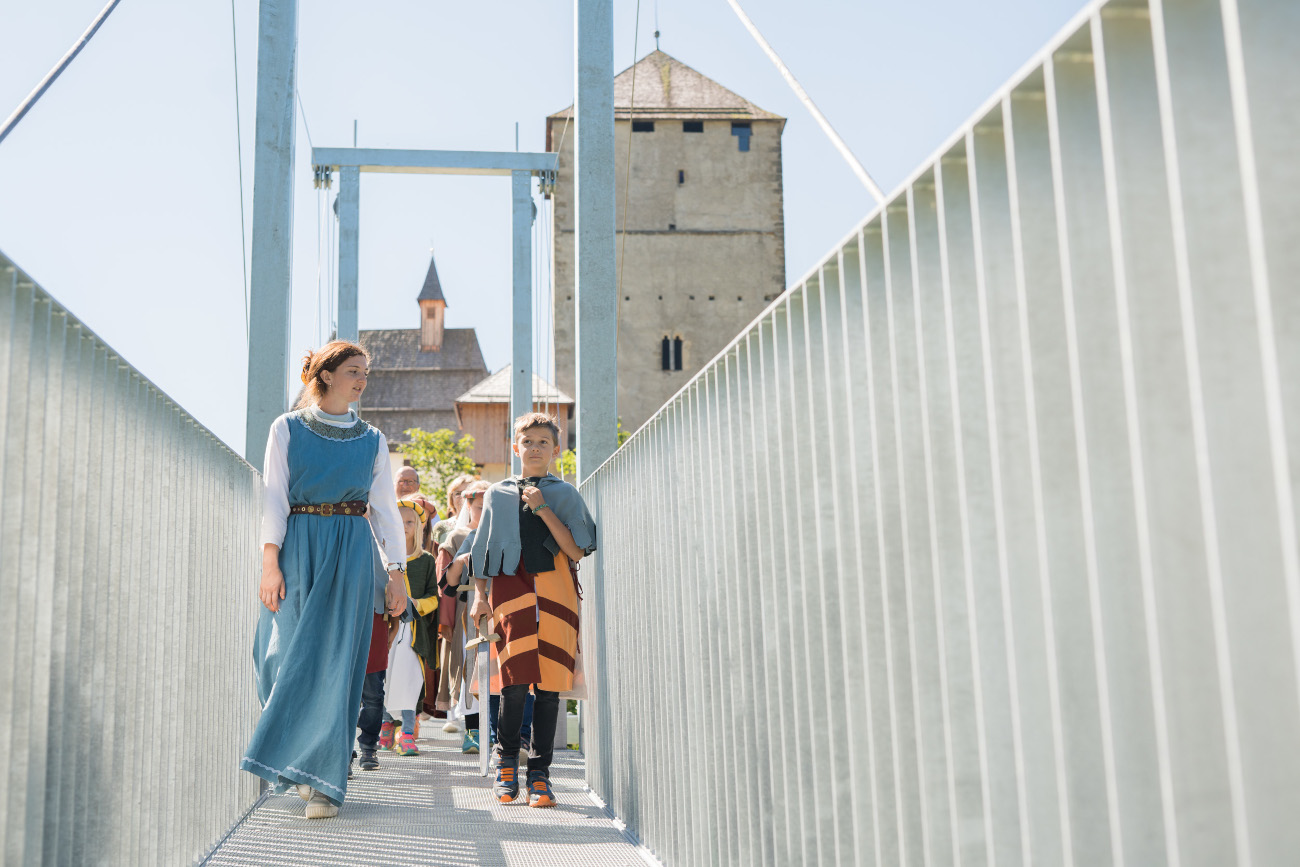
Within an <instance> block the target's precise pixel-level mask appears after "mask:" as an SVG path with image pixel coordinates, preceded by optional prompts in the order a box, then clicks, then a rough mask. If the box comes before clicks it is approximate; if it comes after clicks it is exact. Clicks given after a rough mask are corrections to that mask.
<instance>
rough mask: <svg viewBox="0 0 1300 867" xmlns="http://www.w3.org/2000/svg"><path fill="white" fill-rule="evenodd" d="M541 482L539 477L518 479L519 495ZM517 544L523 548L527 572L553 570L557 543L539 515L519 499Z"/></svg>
mask: <svg viewBox="0 0 1300 867" xmlns="http://www.w3.org/2000/svg"><path fill="white" fill-rule="evenodd" d="M540 481H541V477H540V476H534V477H532V478H529V479H518V480H517V482H516V483H517V484H518V485H519V492H520V494H522V493H523V491H524V488H526V487H528V486H530V485H533V486H535V485H536V484H537V483H538V482H540ZM519 542H520V546H521V547H522V548H523V558H524V568H525V569H527V570H528V571H529V572H533V573H537V572H550V571H551V570H552V569H554V568H555V552H557V551H559V550H560V547H559V543H558V542H556V541H555V537H554V536H552V535H551V531H550V529H549V528H547V526H546V522H545V521H543V520H542V518H541V516H540V515H534V514H533V512H532V511H531V510H530V509H529V508H528V506H526V505H524V498H523V497H522V496H521V497H520V498H519Z"/></svg>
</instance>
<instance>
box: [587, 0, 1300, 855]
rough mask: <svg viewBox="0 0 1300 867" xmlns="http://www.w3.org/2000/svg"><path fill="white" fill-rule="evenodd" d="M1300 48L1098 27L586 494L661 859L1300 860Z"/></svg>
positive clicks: (611, 762) (596, 719)
mask: <svg viewBox="0 0 1300 867" xmlns="http://www.w3.org/2000/svg"><path fill="white" fill-rule="evenodd" d="M1298 29H1300V8H1298V7H1297V6H1296V4H1293V3H1281V2H1263V0H1258V2H1257V0H1224V2H1222V3H1221V4H1220V3H1216V2H1209V0H1207V2H1191V0H1187V2H1182V0H1179V2H1166V3H1164V4H1163V5H1161V4H1156V3H1153V4H1151V5H1150V6H1148V5H1147V4H1145V3H1140V2H1137V3H1135V2H1123V3H1121V2H1114V3H1110V4H1100V3H1094V4H1092V5H1090V6H1089V7H1088V8H1087V9H1086V10H1084V12H1083V13H1082V14H1081V15H1080V16H1079V17H1078V18H1077V19H1076V20H1075V21H1074V22H1072V23H1071V24H1070V26H1069V27H1067V28H1066V30H1065V31H1063V32H1062V34H1061V35H1060V36H1059V37H1058V38H1057V39H1055V40H1054V41H1053V42H1052V43H1051V44H1050V45H1049V46H1047V48H1045V49H1044V51H1043V52H1042V53H1041V55H1040V56H1039V57H1037V58H1036V59H1035V60H1034V61H1033V62H1032V63H1031V64H1029V65H1028V66H1027V67H1026V68H1025V69H1024V70H1023V71H1022V73H1020V74H1019V75H1018V76H1017V77H1016V78H1015V79H1014V81H1013V83H1012V84H1010V85H1009V86H1008V87H1007V88H1006V89H1004V90H1003V91H1001V92H1000V93H998V94H997V95H996V96H995V97H994V98H993V99H991V100H990V101H989V103H988V104H987V105H986V106H985V107H984V108H983V109H982V110H981V111H980V112H979V113H978V114H977V115H976V116H975V117H974V119H973V120H972V121H971V122H970V123H969V124H968V125H966V126H965V127H964V128H962V129H961V130H959V131H958V132H957V133H956V134H955V135H954V136H953V137H952V138H951V139H950V140H949V141H948V142H947V144H945V145H944V146H943V148H941V149H940V151H939V152H938V153H937V154H936V156H935V157H934V158H933V159H932V160H930V161H929V162H927V163H926V164H925V165H924V166H922V167H921V168H920V169H919V170H918V171H917V172H916V173H915V174H914V175H913V176H912V177H911V178H910V179H909V180H908V181H907V182H906V183H905V184H903V186H902V187H901V188H900V189H899V190H898V191H897V192H896V193H895V194H894V196H893V198H892V199H891V200H890V201H889V202H888V203H887V204H886V205H885V206H884V207H882V208H881V209H879V210H878V211H876V212H875V213H873V214H872V215H871V216H870V217H869V218H868V219H867V220H866V221H865V222H864V223H863V224H862V225H860V226H859V227H858V228H857V229H856V230H854V231H853V232H852V233H851V234H850V235H849V237H848V238H847V239H846V240H845V241H844V243H843V244H842V245H840V246H839V247H838V248H837V249H835V250H834V251H832V252H831V254H830V255H829V256H828V257H827V258H826V259H825V261H823V262H822V263H821V264H820V265H818V266H817V267H816V268H814V269H813V270H812V272H811V273H809V274H808V275H807V276H806V277H805V278H804V279H802V280H800V281H799V282H798V283H797V284H796V285H794V286H793V287H792V288H791V289H790V290H789V291H788V292H787V293H786V294H785V295H783V296H782V297H781V298H780V299H778V301H777V302H775V303H774V304H773V305H772V306H771V307H770V308H769V309H768V310H767V311H766V312H765V313H764V314H763V315H762V316H761V317H760V318H759V319H758V320H757V321H756V322H754V324H753V325H752V326H751V327H750V328H749V329H748V330H747V331H746V332H744V333H743V334H741V335H740V336H739V337H738V338H737V339H736V341H735V342H734V343H733V344H732V345H731V346H730V347H729V348H728V349H727V350H725V351H724V352H723V353H721V354H720V355H719V356H718V357H717V358H716V359H715V360H714V361H713V362H712V363H710V364H709V365H708V366H707V367H706V368H705V369H704V370H702V371H701V372H700V373H699V375H697V376H696V377H695V378H694V379H693V380H692V381H691V382H690V383H689V384H688V385H687V386H686V387H685V388H684V389H683V390H682V391H681V392H680V393H679V394H678V395H677V396H676V397H674V398H673V399H672V400H671V401H670V402H669V403H668V404H667V405H666V406H665V407H664V408H663V409H662V410H661V411H660V412H659V413H658V414H657V415H656V416H655V417H654V418H652V419H651V420H650V421H649V422H648V423H647V424H646V425H645V426H644V427H643V428H642V429H641V430H640V431H639V432H638V433H637V434H636V435H635V436H634V437H633V438H632V439H631V440H630V441H629V442H628V443H627V444H626V445H624V446H623V448H622V449H621V450H620V451H618V452H617V453H616V454H615V455H614V456H613V457H612V458H611V459H610V460H609V461H608V462H607V463H606V464H605V465H604V466H603V467H601V468H600V469H599V470H598V471H597V472H596V473H594V474H593V475H592V476H591V477H590V478H589V479H587V480H586V482H585V484H584V487H583V491H584V494H585V496H587V497H588V499H589V501H590V502H591V503H592V505H593V507H594V511H595V513H596V515H597V520H598V522H599V523H600V526H601V540H600V541H601V548H600V551H599V552H598V554H597V555H596V562H595V563H594V564H593V565H594V576H593V577H592V578H590V579H588V580H587V581H585V582H584V584H585V585H586V592H587V597H586V603H585V604H586V609H587V610H586V624H585V626H584V629H585V630H586V638H585V642H586V643H585V644H584V646H585V647H586V648H587V651H588V652H587V670H588V681H589V684H590V689H591V693H592V700H591V702H590V704H589V709H588V715H587V718H586V723H585V736H586V748H587V760H588V774H589V779H590V783H591V785H592V787H593V789H594V790H595V792H596V793H597V794H599V795H600V796H601V797H603V798H604V799H605V800H606V801H607V802H609V803H610V805H611V806H612V807H613V809H614V810H615V811H616V812H617V813H618V815H619V816H620V817H622V818H623V819H624V820H625V821H627V823H628V824H629V826H630V828H631V829H633V830H634V831H635V832H636V833H637V834H638V835H639V836H640V837H641V839H642V840H643V841H644V842H645V843H646V844H647V845H649V847H650V848H651V849H653V850H654V851H655V852H656V853H658V854H659V856H660V857H661V858H662V859H663V860H664V861H665V862H666V863H669V864H674V865H679V864H680V865H718V864H737V865H751V864H760V863H762V864H780V865H790V864H809V865H812V864H851V863H858V864H889V865H892V864H904V863H908V864H921V863H929V864H963V865H970V864H992V863H998V864H1021V863H1033V864H1070V863H1074V864H1079V865H1084V864H1087V865H1094V864H1121V863H1123V864H1130V865H1137V864H1143V865H1148V864H1165V863H1168V864H1179V863H1181V864H1206V865H1210V864H1248V863H1256V864H1280V863H1289V862H1290V861H1291V860H1293V859H1294V858H1295V853H1296V852H1300V822H1297V821H1296V815H1297V813H1298V812H1300V690H1298V689H1297V675H1298V673H1300V669H1298V668H1297V658H1298V653H1300V631H1298V629H1300V555H1298V552H1297V523H1296V512H1295V498H1296V487H1297V480H1298V479H1300V475H1298V473H1300V471H1298V470H1297V466H1300V300H1298V299H1300V294H1298V293H1297V287H1300V243H1297V239H1298V238H1300V174H1297V172H1296V169H1295V160H1294V147H1295V142H1296V141H1300V114H1298V113H1297V112H1296V111H1295V110H1294V107H1295V106H1296V105H1297V104H1300V59H1298V58H1300V54H1297V53H1296V52H1295V51H1293V50H1292V48H1291V46H1290V42H1289V40H1290V39H1291V37H1293V36H1294V34H1295V33H1296V32H1298Z"/></svg>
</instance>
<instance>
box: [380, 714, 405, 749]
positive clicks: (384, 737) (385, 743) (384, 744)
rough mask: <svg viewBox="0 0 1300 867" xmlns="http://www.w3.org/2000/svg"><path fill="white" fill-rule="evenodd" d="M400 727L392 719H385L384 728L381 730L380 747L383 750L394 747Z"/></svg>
mask: <svg viewBox="0 0 1300 867" xmlns="http://www.w3.org/2000/svg"><path fill="white" fill-rule="evenodd" d="M399 729H400V727H399V726H398V725H397V724H395V723H394V722H393V721H392V720H390V719H386V720H384V725H383V728H381V729H380V730H379V748H380V749H381V750H391V749H392V748H393V739H394V738H395V737H396V736H397V732H398V731H399Z"/></svg>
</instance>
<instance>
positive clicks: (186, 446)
mask: <svg viewBox="0 0 1300 867" xmlns="http://www.w3.org/2000/svg"><path fill="white" fill-rule="evenodd" d="M0 431H3V437H2V438H0V600H3V601H2V602H0V647H3V652H0V744H2V745H3V754H4V761H3V768H0V779H2V780H3V781H4V784H3V786H0V852H3V857H2V859H0V860H3V861H4V863H6V864H142V865H143V864H184V863H188V862H192V861H193V860H195V859H196V858H197V857H199V856H201V855H202V854H203V852H204V851H205V850H206V849H207V848H208V847H209V846H211V845H212V844H213V843H215V842H216V841H217V839H218V838H219V837H220V836H221V835H222V833H223V832H224V831H225V830H226V829H228V828H229V827H230V825H231V823H232V822H233V821H234V820H235V819H236V818H237V817H238V816H239V815H241V813H242V812H243V810H245V809H246V808H247V807H248V806H249V805H250V804H251V803H252V802H253V801H254V800H255V799H256V797H257V793H258V787H257V783H256V781H255V780H254V778H253V777H251V776H250V775H248V774H245V773H241V772H240V771H239V770H238V766H237V765H238V757H239V755H240V750H241V749H243V746H244V740H245V739H246V738H247V737H248V734H249V732H251V730H252V724H253V722H254V720H255V719H256V714H257V699H256V690H255V688H254V686H253V683H252V665H251V662H250V656H249V654H250V652H251V646H252V644H251V641H252V626H253V623H254V621H255V618H256V612H255V606H256V605H257V598H256V594H255V593H254V586H253V584H252V583H250V582H254V581H255V580H256V575H257V570H258V559H257V530H258V524H259V521H260V518H261V495H260V491H261V480H260V477H259V476H258V474H257V472H256V471H254V469H253V468H252V467H251V466H249V465H248V463H246V462H245V461H244V460H243V459H242V458H240V457H239V456H238V455H236V454H235V453H234V452H232V451H231V450H230V449H229V448H227V447H226V446H225V445H223V444H222V443H221V442H220V441H219V440H218V439H217V438H216V437H215V436H213V435H212V433H211V432H209V431H208V430H207V429H206V428H204V427H203V426H202V425H200V424H199V423H198V422H196V421H195V420H194V418H193V417H192V416H190V415H189V414H187V413H186V412H185V411H184V410H182V409H181V408H180V407H179V406H177V405H176V404H175V403H174V402H173V401H172V400H171V399H169V398H168V397H167V396H166V395H165V394H163V393H162V392H161V391H159V390H158V388H157V387H155V386H154V385H153V384H152V383H150V382H149V381H148V380H147V379H146V378H145V377H143V376H142V375H141V374H140V373H139V371H137V370H135V369H134V368H132V367H131V366H130V365H128V364H127V363H126V362H125V361H124V360H123V359H122V358H121V357H120V356H118V355H117V354H116V353H115V352H114V351H113V350H112V349H111V348H110V347H108V346H107V345H105V344H104V342H103V341H101V340H100V339H99V338H98V337H96V336H95V335H94V334H93V333H92V332H91V331H90V330H89V329H88V328H86V327H85V326H84V325H83V324H82V323H80V322H79V321H77V319H76V318H75V317H73V316H72V315H71V314H70V313H68V311H67V310H66V309H64V308H63V307H62V306H60V305H59V303H58V302H57V301H55V300H54V299H53V298H51V297H50V295H49V294H47V293H46V292H45V291H44V290H43V289H41V288H40V287H39V286H38V285H36V283H35V281H34V280H32V278H30V277H29V276H28V275H27V274H25V273H23V271H22V270H20V269H19V268H18V267H17V266H16V265H15V264H14V263H13V262H11V261H10V260H9V259H8V258H6V257H5V256H4V255H3V254H0Z"/></svg>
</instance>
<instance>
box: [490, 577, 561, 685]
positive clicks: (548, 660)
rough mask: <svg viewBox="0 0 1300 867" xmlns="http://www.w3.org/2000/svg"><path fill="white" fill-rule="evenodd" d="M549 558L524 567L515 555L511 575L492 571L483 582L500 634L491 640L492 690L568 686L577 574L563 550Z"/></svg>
mask: <svg viewBox="0 0 1300 867" xmlns="http://www.w3.org/2000/svg"><path fill="white" fill-rule="evenodd" d="M554 564H555V565H554V568H553V569H551V570H550V571H548V572H529V571H527V570H526V569H525V568H524V563H523V558H520V561H519V566H518V567H517V568H516V569H515V574H514V575H504V574H503V575H497V576H496V577H494V578H493V579H492V582H491V584H490V585H489V588H488V604H489V605H490V606H491V607H492V619H493V621H494V622H495V624H496V630H497V633H498V634H499V635H500V636H501V638H500V640H499V641H497V642H496V656H497V660H498V662H499V672H500V675H499V677H500V683H497V682H496V681H497V677H495V676H494V677H493V684H492V691H493V692H497V691H498V690H499V689H500V688H501V686H518V685H526V684H536V685H537V688H538V689H541V690H548V691H552V692H567V691H568V690H570V689H572V688H573V670H574V665H575V657H576V656H577V653H578V598H579V595H578V589H579V588H578V576H577V573H576V572H575V571H574V569H573V566H572V564H571V563H570V562H569V558H568V557H567V556H565V555H564V553H563V552H561V553H558V554H556V555H555V556H554ZM493 674H494V675H495V674H496V672H494V673H493Z"/></svg>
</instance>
